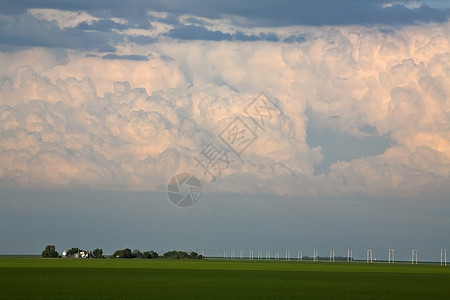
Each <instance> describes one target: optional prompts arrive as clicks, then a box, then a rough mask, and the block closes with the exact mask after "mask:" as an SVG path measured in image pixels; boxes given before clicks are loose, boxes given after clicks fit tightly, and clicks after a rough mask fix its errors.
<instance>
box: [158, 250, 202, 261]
mask: <svg viewBox="0 0 450 300" xmlns="http://www.w3.org/2000/svg"><path fill="white" fill-rule="evenodd" d="M163 257H164V258H172V259H203V256H202V255H198V253H197V252H191V253H187V252H185V251H176V250H173V251H168V252H166V253H164V254H163Z"/></svg>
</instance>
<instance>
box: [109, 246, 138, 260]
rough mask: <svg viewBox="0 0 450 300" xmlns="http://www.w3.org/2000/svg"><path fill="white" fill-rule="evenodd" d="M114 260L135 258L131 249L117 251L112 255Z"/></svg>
mask: <svg viewBox="0 0 450 300" xmlns="http://www.w3.org/2000/svg"><path fill="white" fill-rule="evenodd" d="M112 258H133V253H131V250H130V249H129V248H126V249H123V250H116V252H114V254H113V255H112Z"/></svg>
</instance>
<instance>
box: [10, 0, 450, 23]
mask: <svg viewBox="0 0 450 300" xmlns="http://www.w3.org/2000/svg"><path fill="white" fill-rule="evenodd" d="M424 2H425V3H427V2H426V1H424ZM389 3H391V2H389V1H372V0H363V1H361V0H345V1H328V0H319V1H318V0H306V1H293V0H287V1H281V2H279V1H278V2H271V1H262V2H261V1H245V2H243V1H236V0H233V1H226V2H211V1H205V0H191V1H188V2H187V1H179V0H177V1H170V2H167V1H161V0H155V1H143V0H133V1H127V2H123V1H108V2H105V1H95V2H92V1H77V2H76V3H67V2H62V1H45V2H37V1H21V2H17V3H16V2H14V3H12V1H11V2H6V3H4V4H3V8H4V11H5V12H7V13H13V12H18V11H23V10H25V9H27V8H55V9H62V10H86V11H88V12H90V13H92V14H94V15H96V16H101V17H107V16H110V17H120V18H127V19H129V20H136V21H138V20H142V18H143V17H144V14H145V11H146V10H155V11H162V12H169V13H173V14H175V15H181V14H191V15H195V16H200V17H207V18H212V19H218V18H221V17H223V16H224V15H228V16H231V17H232V18H233V17H239V18H243V20H244V21H243V22H241V21H236V22H239V24H240V25H247V26H286V25H316V26H317V25H351V24H412V23H414V22H446V21H447V19H448V17H449V14H450V11H449V10H448V9H443V8H439V7H436V8H433V7H430V6H428V5H426V4H422V5H421V6H419V7H415V6H410V5H409V4H410V3H415V1H409V0H406V1H402V3H403V4H400V3H398V4H393V5H388V6H383V4H389ZM430 5H433V2H430ZM235 19H237V18H235ZM241 20H242V19H241ZM138 22H139V21H138ZM139 23H140V24H141V25H142V24H143V23H142V22H139Z"/></svg>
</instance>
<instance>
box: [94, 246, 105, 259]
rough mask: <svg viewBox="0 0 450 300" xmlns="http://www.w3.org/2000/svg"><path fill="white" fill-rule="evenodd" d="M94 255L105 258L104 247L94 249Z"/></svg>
mask: <svg viewBox="0 0 450 300" xmlns="http://www.w3.org/2000/svg"><path fill="white" fill-rule="evenodd" d="M92 255H93V256H94V258H105V257H104V256H103V250H102V249H99V248H96V249H94V250H93V251H92Z"/></svg>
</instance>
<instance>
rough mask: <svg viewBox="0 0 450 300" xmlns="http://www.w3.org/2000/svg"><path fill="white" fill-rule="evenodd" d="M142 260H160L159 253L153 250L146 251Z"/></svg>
mask: <svg viewBox="0 0 450 300" xmlns="http://www.w3.org/2000/svg"><path fill="white" fill-rule="evenodd" d="M142 258H146V259H152V258H158V253H156V252H155V251H153V250H150V251H144V253H142Z"/></svg>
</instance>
